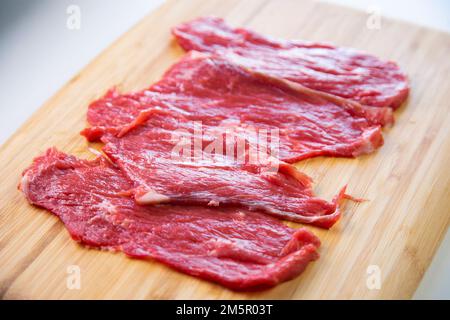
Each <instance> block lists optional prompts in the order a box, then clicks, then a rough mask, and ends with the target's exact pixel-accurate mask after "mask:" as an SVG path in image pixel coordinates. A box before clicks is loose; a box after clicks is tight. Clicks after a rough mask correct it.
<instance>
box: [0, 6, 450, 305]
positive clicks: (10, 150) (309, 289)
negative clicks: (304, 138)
mask: <svg viewBox="0 0 450 320" xmlns="http://www.w3.org/2000/svg"><path fill="white" fill-rule="evenodd" d="M205 14H214V15H218V16H222V17H224V18H226V20H228V21H229V22H230V23H231V24H233V25H239V26H245V27H248V28H252V29H255V30H257V31H259V32H262V33H264V34H268V35H272V36H275V37H284V38H299V39H306V40H313V41H329V42H333V43H336V44H338V45H344V46H351V47H355V48H359V49H363V50H366V51H368V52H371V53H373V54H376V55H378V56H380V57H382V58H384V59H390V60H395V61H398V62H399V64H400V65H401V67H402V68H403V69H404V70H405V71H406V72H407V73H408V75H409V77H410V79H411V87H412V92H411V96H410V99H409V101H408V102H407V104H406V106H404V107H402V108H401V109H400V110H398V111H397V112H396V119H397V123H396V124H395V126H394V127H393V128H391V129H388V130H385V145H384V146H383V147H382V148H381V149H380V150H379V151H377V152H375V153H374V154H371V155H368V156H363V157H360V158H358V159H333V158H317V159H313V160H308V161H304V162H302V163H300V164H299V165H298V167H299V168H300V169H301V170H303V171H305V172H306V173H308V174H309V175H311V176H312V177H313V178H314V180H315V186H316V188H315V189H316V191H317V193H318V195H320V196H323V197H327V198H330V197H331V196H332V195H333V194H334V193H335V192H336V190H338V189H339V188H340V187H341V186H342V185H344V184H347V183H348V185H349V189H348V190H349V192H350V193H351V194H352V195H354V196H358V197H364V198H367V199H369V200H370V201H368V202H364V203H360V204H356V203H350V202H347V204H346V205H345V207H344V209H345V210H344V212H345V213H344V216H343V218H342V220H341V221H340V222H339V223H338V224H337V225H336V226H335V227H333V228H332V229H331V230H330V231H325V230H320V229H317V228H310V229H311V230H313V232H315V233H316V234H317V235H318V236H319V237H320V238H321V239H322V242H323V247H322V248H321V249H320V253H321V258H320V259H319V260H318V261H317V262H315V263H313V264H311V265H310V266H309V267H308V268H307V270H306V272H305V273H303V274H302V275H301V276H300V277H298V278H296V279H294V280H292V281H289V282H287V283H284V284H282V285H279V286H277V287H275V288H273V289H270V290H266V291H263V292H257V293H235V292H232V291H229V290H227V289H224V288H223V287H221V286H219V285H215V284H211V283H209V282H205V281H201V280H198V279H195V278H193V277H189V276H186V275H183V274H181V273H178V272H176V271H173V270H171V269H169V268H167V267H165V266H163V265H162V264H159V263H155V262H151V261H137V260H132V259H129V258H126V257H125V256H123V255H122V254H113V253H110V252H101V251H97V250H89V249H87V248H84V247H82V246H80V245H78V244H77V243H75V242H74V241H72V240H71V239H70V237H69V235H68V233H67V232H66V230H65V229H64V227H63V225H62V223H60V222H59V221H58V219H57V218H56V217H54V216H52V215H51V214H49V213H48V212H46V211H45V210H41V209H37V208H35V207H32V206H30V205H29V204H28V203H27V201H26V200H25V198H24V197H23V195H22V194H21V193H20V192H19V191H18V190H17V189H16V186H17V184H18V181H19V176H20V173H21V171H22V170H23V169H25V168H26V167H27V166H28V165H29V164H30V163H31V161H32V159H33V157H35V156H37V155H38V154H40V153H42V152H43V151H44V150H46V149H47V148H48V147H50V146H56V147H58V148H59V149H61V150H62V151H65V152H68V153H72V154H75V155H77V156H81V157H92V155H91V154H89V152H88V151H87V143H86V142H85V140H84V139H83V138H82V137H81V136H79V135H78V132H79V131H80V130H81V129H82V128H83V127H84V126H85V116H86V110H87V106H88V104H89V102H90V101H92V100H93V99H95V98H97V97H99V96H101V95H102V94H103V93H104V92H105V91H106V90H107V89H108V88H110V87H111V86H113V85H118V87H119V88H120V89H121V90H123V91H127V90H138V89H141V88H144V87H146V86H148V85H149V84H151V83H152V82H153V81H156V80H158V78H159V77H160V76H161V75H162V73H163V72H164V70H165V69H166V68H167V67H168V66H169V65H171V64H172V63H174V62H175V61H176V60H177V59H178V58H179V57H181V55H182V54H183V51H182V50H181V49H180V48H179V47H178V46H177V44H176V43H175V42H174V40H173V39H172V37H171V36H170V32H169V30H170V27H172V26H174V25H176V24H177V23H179V22H182V21H186V20H189V19H192V18H195V17H197V16H200V15H205ZM367 18H368V15H366V14H365V13H362V12H357V11H353V10H350V9H346V8H341V7H335V6H331V5H328V4H323V3H317V2H310V1H285V0H270V1H264V0H263V1H253V0H250V1H249V0H245V1H237V0H225V1H224V0H208V1H201V0H190V1H171V2H169V3H166V4H165V5H163V6H162V7H161V8H159V9H158V10H157V11H155V12H154V13H152V14H151V15H149V16H148V17H146V18H145V19H144V20H143V21H141V22H140V23H139V24H138V25H136V26H135V27H134V28H133V29H132V30H131V31H129V32H128V33H126V34H125V35H124V36H122V37H121V38H120V39H119V40H118V41H116V42H115V43H114V44H113V45H112V46H111V47H110V48H108V49H107V50H106V51H105V52H103V53H102V54H101V55H100V56H99V57H97V58H96V59H95V60H94V61H93V62H92V63H90V64H89V65H88V66H87V67H86V68H85V69H84V70H83V71H81V72H80V73H79V74H77V75H76V76H75V77H73V79H72V80H71V81H70V82H69V83H68V84H67V85H65V86H64V87H63V88H62V89H61V90H60V91H59V92H58V93H57V94H56V95H55V96H54V97H52V98H51V99H50V100H49V101H48V102H47V103H46V104H45V105H44V106H43V107H42V108H41V109H40V110H39V111H38V112H36V113H35V114H34V115H32V116H31V117H30V118H29V120H28V121H27V122H26V123H25V124H24V125H23V126H22V127H21V128H20V130H18V131H17V132H16V133H15V134H14V135H13V136H12V137H11V138H10V139H9V140H8V141H7V142H6V143H5V144H4V145H3V146H2V147H1V149H0V163H1V167H0V177H1V179H2V182H1V184H0V194H1V200H0V297H2V298H7V299H18V298H26V299H28V298H56V299H59V298H83V299H84V298H126V299H129V298H130V299H132V298H137V299H144V298H147V299H155V298H166V299H173V298H188V299H191V298H193V299H194V298H208V299H218V298H221V299H229V298H244V299H253V298H255V299H256V298H257V299H264V298H276V299H291V298H292V299H303V298H345V299H346V298H409V297H411V296H412V295H413V293H414V291H415V289H416V288H417V286H418V284H419V282H420V280H421V278H422V276H423V274H424V272H425V270H426V269H427V267H428V265H429V264H430V262H431V259H432V257H433V254H434V252H435V251H436V249H437V247H438V245H439V243H440V241H441V239H442V238H443V235H444V234H445V232H446V230H447V228H448V224H449V220H450V206H449V205H450V169H449V168H450V107H449V106H450V76H449V75H450V59H449V56H450V35H449V34H446V33H441V32H438V31H433V30H429V29H425V28H422V27H418V26H415V25H411V24H407V23H403V22H397V21H391V20H387V19H384V18H383V19H382V20H381V29H379V30H371V29H368V28H367V27H366V20H367ZM24 92H25V93H24V94H26V86H24ZM3 107H8V108H20V106H3ZM71 265H77V266H79V267H80V271H81V288H80V290H69V289H68V288H67V286H66V280H67V277H68V273H67V268H68V267H69V266H71ZM370 265H376V266H378V267H379V270H380V272H381V288H380V289H379V290H370V289H369V288H368V287H367V285H366V281H367V277H368V274H367V269H368V267H369V266H370Z"/></svg>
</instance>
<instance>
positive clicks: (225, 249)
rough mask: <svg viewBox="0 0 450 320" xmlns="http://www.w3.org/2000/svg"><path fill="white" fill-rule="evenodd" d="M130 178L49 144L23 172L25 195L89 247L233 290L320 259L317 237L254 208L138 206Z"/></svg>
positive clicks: (284, 276)
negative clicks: (130, 191) (129, 192)
mask: <svg viewBox="0 0 450 320" xmlns="http://www.w3.org/2000/svg"><path fill="white" fill-rule="evenodd" d="M131 187H132V184H131V182H130V181H129V180H128V179H127V178H126V177H125V176H124V175H123V174H122V172H121V171H120V170H118V169H117V168H116V167H114V166H112V165H111V164H110V163H109V162H108V161H106V160H104V159H102V158H98V159H97V160H94V161H86V160H79V159H77V158H75V157H73V156H68V155H66V154H63V153H61V152H58V151H57V150H55V149H49V150H48V151H47V152H46V153H45V154H44V155H42V156H41V157H38V158H36V159H35V160H34V162H33V164H32V165H31V166H30V167H29V168H28V169H27V170H25V172H24V173H23V177H22V181H21V185H20V188H21V190H22V191H23V193H24V194H25V196H26V197H27V199H28V201H29V202H30V203H32V204H34V205H37V206H39V207H43V208H45V209H47V210H49V211H51V212H52V213H54V214H55V215H56V216H58V217H59V219H61V221H62V222H63V223H64V224H65V226H66V228H67V230H68V231H69V233H70V235H71V236H72V238H73V239H75V240H76V241H78V242H80V243H82V244H85V245H88V246H89V247H94V248H101V249H109V250H116V251H122V252H124V253H125V254H126V255H128V256H130V257H133V258H139V259H155V260H157V261H160V262H162V263H164V264H166V265H168V266H170V267H172V268H174V269H177V270H179V271H181V272H184V273H186V274H189V275H192V276H196V277H199V278H202V279H206V280H209V281H214V282H217V283H220V284H222V285H224V286H226V287H229V288H231V289H234V290H255V289H262V288H266V287H270V286H274V285H276V284H278V283H280V282H283V281H286V280H289V279H292V278H294V277H296V276H297V275H299V274H300V273H301V272H302V271H303V270H304V269H305V267H306V266H307V264H308V263H309V262H310V261H313V260H315V259H317V258H318V253H317V248H318V247H319V245H320V241H319V240H318V238H317V237H315V236H314V235H313V234H312V233H310V232H309V231H307V230H306V229H299V230H294V229H291V228H289V227H287V226H285V225H283V224H281V223H280V222H278V221H276V220H275V219H273V218H271V217H268V216H266V215H262V214H259V213H256V212H250V211H245V210H237V209H233V208H224V209H220V210H219V209H214V210H213V209H209V208H203V207H194V206H190V207H181V206H172V205H161V206H151V207H150V206H146V207H142V206H139V205H137V204H136V203H135V201H134V200H133V199H132V198H129V197H127V196H126V195H125V194H126V192H124V191H126V190H128V189H129V188H131Z"/></svg>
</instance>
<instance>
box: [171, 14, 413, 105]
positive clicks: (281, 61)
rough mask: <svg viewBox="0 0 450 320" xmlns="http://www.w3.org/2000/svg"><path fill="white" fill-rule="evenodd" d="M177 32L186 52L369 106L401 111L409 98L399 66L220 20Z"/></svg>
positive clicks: (189, 25)
mask: <svg viewBox="0 0 450 320" xmlns="http://www.w3.org/2000/svg"><path fill="white" fill-rule="evenodd" d="M172 33H173V34H174V36H175V37H176V39H177V40H178V43H179V44H180V45H181V46H182V47H183V48H184V49H185V50H197V51H204V52H216V53H219V54H221V55H223V56H226V57H227V58H228V59H232V60H233V61H235V62H238V63H239V64H242V65H244V66H246V67H247V68H250V69H252V70H254V71H256V72H261V73H265V74H268V75H271V76H274V77H278V78H282V79H286V80H289V81H293V82H296V83H299V84H302V85H304V86H306V87H309V88H312V89H315V90H319V91H323V92H327V93H330V94H333V95H337V96H340V97H343V98H347V99H352V100H355V101H358V102H360V103H362V104H365V105H371V106H377V107H391V108H394V109H395V108H397V107H399V106H400V105H401V104H402V102H403V101H404V100H405V99H406V97H407V95H408V91H409V87H408V81H407V78H406V76H405V75H404V73H403V72H402V71H401V70H400V69H399V67H398V66H397V64H395V63H394V62H390V61H389V62H385V61H381V60H379V59H378V58H376V57H374V56H372V55H369V54H367V53H363V52H359V51H356V50H353V49H349V48H342V47H335V46H333V45H329V44H323V43H311V42H306V41H298V40H277V39H271V38H269V37H265V36H262V35H259V34H257V33H255V32H253V31H251V30H247V29H242V28H237V29H234V28H232V27H230V26H228V25H227V24H226V23H225V22H224V21H223V20H222V19H220V18H215V17H203V18H198V19H195V20H193V21H191V22H187V23H184V24H181V25H179V26H177V27H175V28H174V29H173V30H172Z"/></svg>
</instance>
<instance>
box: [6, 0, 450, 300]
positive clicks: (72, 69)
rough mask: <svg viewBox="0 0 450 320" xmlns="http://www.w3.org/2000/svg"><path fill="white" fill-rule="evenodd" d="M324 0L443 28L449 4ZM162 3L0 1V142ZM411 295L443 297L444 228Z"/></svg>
mask: <svg viewBox="0 0 450 320" xmlns="http://www.w3.org/2000/svg"><path fill="white" fill-rule="evenodd" d="M185 1H188V0H185ZM205 1H207V0H205ZM223 1H226V0H223ZM326 1H327V2H333V3H339V4H343V5H347V6H352V7H355V8H358V9H361V10H364V11H366V10H368V8H369V7H373V6H375V7H377V8H379V10H380V11H381V13H382V14H383V15H385V16H388V17H393V18H398V19H403V20H409V21H412V22H415V23H418V24H422V25H426V26H430V27H433V28H437V29H441V30H446V31H448V32H450V1H446V0H433V1H426V0H422V1H411V0H383V1H382V0H373V1H369V0H326ZM162 2H163V0H35V1H30V0H0V88H1V89H0V101H1V106H0V144H2V143H3V142H5V141H6V139H7V138H8V137H9V136H10V135H11V134H12V133H13V132H14V131H15V130H16V129H17V128H18V127H19V126H20V125H21V124H22V123H23V122H24V121H25V120H26V119H27V118H28V117H29V116H30V115H31V114H32V113H33V111H35V110H36V109H37V108H39V107H40V106H41V105H42V104H43V103H44V102H45V100H47V99H48V98H49V97H51V96H52V95H53V94H54V93H55V92H56V91H57V90H58V89H59V88H60V87H61V86H62V85H63V84H64V83H65V82H67V81H68V80H69V79H70V78H71V77H72V76H73V75H75V74H76V73H77V72H78V71H79V70H81V69H82V68H83V66H85V65H86V64H87V63H88V62H89V61H90V60H92V59H93V58H94V57H95V56H96V55H97V54H99V53H100V52H101V51H102V50H103V49H105V48H106V47H107V46H108V45H109V44H110V43H112V42H113V41H114V40H115V39H116V38H117V37H118V36H120V35H121V34H122V33H124V32H125V31H127V30H128V29H129V28H130V27H131V26H133V25H134V24H135V23H137V22H138V21H139V20H140V19H141V18H143V17H144V16H145V15H146V14H148V13H149V12H150V11H151V10H153V9H154V8H156V7H157V6H158V5H159V4H161V3H162ZM71 4H75V5H78V6H79V7H80V9H81V29H80V30H69V29H68V28H67V27H66V20H67V17H68V15H67V13H66V10H67V7H68V6H69V5H71ZM449 58H450V52H449ZM415 298H423V299H428V298H446V299H450V234H449V233H447V236H446V239H445V240H444V242H443V244H442V245H441V247H440V249H439V251H438V254H437V255H436V256H435V258H434V260H433V263H432V265H431V267H430V268H429V269H428V271H427V273H426V275H425V277H424V280H423V281H422V283H421V285H420V287H419V289H418V290H417V292H416V295H415Z"/></svg>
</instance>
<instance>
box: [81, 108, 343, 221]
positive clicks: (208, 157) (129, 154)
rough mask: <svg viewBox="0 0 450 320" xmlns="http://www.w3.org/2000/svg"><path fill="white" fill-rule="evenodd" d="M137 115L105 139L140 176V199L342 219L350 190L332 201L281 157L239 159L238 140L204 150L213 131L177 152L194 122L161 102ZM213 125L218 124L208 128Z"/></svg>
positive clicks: (112, 154) (92, 132)
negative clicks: (341, 205) (196, 148)
mask: <svg viewBox="0 0 450 320" xmlns="http://www.w3.org/2000/svg"><path fill="white" fill-rule="evenodd" d="M110 111H111V112H114V108H112V109H110ZM137 119H138V120H136V121H135V122H134V123H132V124H131V125H130V126H126V127H124V128H125V130H124V129H123V128H122V129H120V130H117V128H114V127H111V128H109V130H108V129H107V130H105V131H104V132H103V135H102V138H101V139H102V141H103V142H105V143H106V145H105V146H104V147H103V151H104V152H105V153H106V154H107V155H108V157H109V158H110V159H111V160H112V161H113V162H114V163H116V164H118V165H119V167H120V168H121V169H122V170H123V172H125V173H126V175H127V176H128V178H130V179H131V180H132V181H134V182H135V185H134V189H133V193H134V195H135V198H136V201H137V202H138V203H139V204H159V203H169V202H170V203H177V204H185V205H193V204H194V205H204V206H221V207H223V206H239V207H244V208H247V209H249V210H254V211H262V212H265V213H268V214H270V215H273V216H276V217H279V218H282V219H286V220H290V221H294V222H301V223H311V224H314V225H316V226H320V227H323V228H330V227H331V226H332V225H333V224H334V223H335V222H336V221H337V220H338V219H339V216H340V211H339V207H338V203H339V201H340V199H341V198H342V197H344V190H342V191H341V192H340V193H339V195H337V196H336V197H335V199H334V200H333V201H332V202H327V201H325V200H322V199H319V198H316V197H314V194H313V191H312V188H311V181H310V179H309V177H307V176H306V175H304V174H303V173H301V172H300V171H298V170H297V169H296V168H295V167H293V166H292V165H290V164H287V163H284V162H280V161H277V160H276V159H268V161H267V164H266V165H264V164H263V163H257V164H252V163H251V162H250V161H249V154H247V153H246V156H245V157H244V159H243V161H242V162H239V161H238V159H237V157H236V149H235V148H234V146H233V148H232V152H231V153H225V154H222V153H220V154H214V153H208V152H203V150H204V149H205V146H208V145H210V144H211V143H213V142H214V140H215V139H216V136H211V135H208V134H203V137H202V140H201V141H200V144H201V146H202V148H201V149H200V153H198V154H194V153H193V152H192V149H191V147H189V149H188V152H189V154H183V156H184V157H181V156H179V154H178V153H177V154H175V155H174V153H173V150H174V147H175V145H176V143H178V141H181V139H179V137H178V136H177V135H175V136H174V133H175V132H179V131H180V130H183V131H184V132H185V133H187V134H188V136H189V134H190V135H193V133H194V132H195V131H194V130H195V123H194V122H192V121H189V120H188V119H187V118H185V117H184V116H183V115H182V114H180V113H176V112H172V111H168V110H161V109H158V108H153V109H147V110H146V111H143V112H141V114H140V115H139V116H138V117H137ZM208 129H211V130H214V129H216V127H212V128H211V127H206V129H205V131H203V132H206V131H207V130H208ZM99 130H100V131H101V130H102V129H101V128H99V127H94V128H89V129H86V130H84V132H83V134H84V135H85V136H87V137H88V138H92V136H94V137H95V138H98V132H99ZM175 138H176V139H175ZM232 143H234V141H232ZM225 148H226V147H225ZM225 148H224V149H225Z"/></svg>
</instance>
